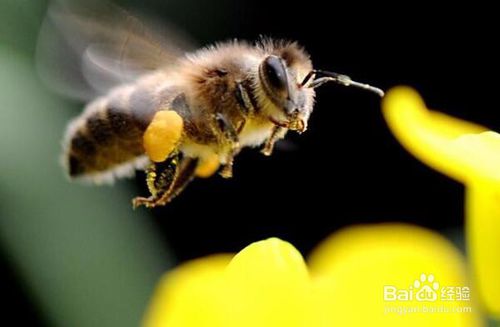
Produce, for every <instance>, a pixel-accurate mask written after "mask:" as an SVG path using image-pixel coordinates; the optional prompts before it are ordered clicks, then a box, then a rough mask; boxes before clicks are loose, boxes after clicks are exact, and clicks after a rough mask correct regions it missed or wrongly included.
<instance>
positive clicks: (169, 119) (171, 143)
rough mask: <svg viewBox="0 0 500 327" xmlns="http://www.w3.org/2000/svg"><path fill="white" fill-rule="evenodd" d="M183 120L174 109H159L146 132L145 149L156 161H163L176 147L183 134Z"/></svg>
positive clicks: (144, 138)
mask: <svg viewBox="0 0 500 327" xmlns="http://www.w3.org/2000/svg"><path fill="white" fill-rule="evenodd" d="M182 129H183V120H182V117H181V116H179V114H178V113H176V112H175V111H172V110H162V111H158V112H157V113H156V114H155V116H154V117H153V120H152V121H151V123H150V124H149V126H148V128H147V129H146V131H145V132H144V137H143V143H144V150H145V151H146V154H147V155H148V156H149V158H150V159H151V160H152V161H154V162H162V161H164V160H165V159H167V157H168V155H169V154H170V153H171V152H172V151H173V150H174V149H175V147H176V146H177V142H179V139H180V138H181V135H182Z"/></svg>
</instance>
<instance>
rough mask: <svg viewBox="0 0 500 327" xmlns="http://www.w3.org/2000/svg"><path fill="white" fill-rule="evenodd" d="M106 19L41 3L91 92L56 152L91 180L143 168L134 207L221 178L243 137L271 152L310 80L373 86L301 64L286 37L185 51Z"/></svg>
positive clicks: (305, 109) (292, 124) (299, 111)
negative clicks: (141, 190)
mask: <svg viewBox="0 0 500 327" xmlns="http://www.w3.org/2000/svg"><path fill="white" fill-rule="evenodd" d="M108 17H115V18H114V19H109V18H108V20H106V19H97V18H96V17H93V16H86V15H84V14H81V13H79V12H78V10H75V8H67V7H64V6H61V5H59V6H52V7H51V9H50V10H49V14H48V21H47V22H46V26H45V28H46V29H47V28H49V27H48V26H49V25H50V26H52V28H53V27H55V29H52V31H54V30H55V31H57V32H59V33H60V34H62V37H61V38H60V40H63V41H64V40H65V41H66V43H69V47H70V48H72V49H73V50H76V51H74V52H76V53H77V54H78V56H79V61H78V62H79V63H80V64H79V65H77V68H78V69H77V70H80V71H81V72H83V74H81V75H83V76H84V81H85V83H84V84H85V87H87V88H88V86H89V85H90V86H92V88H93V90H94V91H95V90H97V91H98V92H94V93H93V94H92V93H91V95H90V96H95V97H96V98H95V99H94V100H93V101H91V102H89V103H88V104H87V106H86V107H85V110H84V111H83V113H82V114H81V115H80V116H79V117H77V118H76V119H74V120H73V121H72V122H71V123H70V124H69V125H68V128H67V132H66V136H65V138H64V141H63V146H64V154H63V162H64V166H65V167H66V168H67V172H68V174H69V176H70V177H72V178H78V177H83V178H85V179H90V180H92V181H94V182H103V181H110V180H112V179H114V178H116V177H121V176H124V175H129V174H130V173H131V172H132V173H133V172H134V169H136V168H138V169H145V170H146V176H147V177H146V182H147V185H148V188H149V191H150V193H151V195H150V196H149V197H136V198H135V199H133V206H134V207H137V206H141V205H145V206H147V207H155V206H161V205H165V204H167V203H169V202H170V201H171V200H172V199H173V198H174V197H175V196H176V195H178V194H179V193H180V192H181V191H182V190H183V189H184V187H185V186H186V185H187V184H188V183H189V182H190V181H191V180H192V179H193V178H194V177H196V176H199V177H208V176H210V175H212V174H214V173H216V172H217V171H219V172H220V174H221V175H222V176H223V177H225V178H228V177H231V176H232V165H233V161H234V158H235V156H236V155H237V154H238V153H239V152H240V150H241V149H242V148H243V147H258V146H261V147H262V152H263V153H264V154H265V155H271V153H272V151H273V145H274V143H275V142H276V141H277V140H279V139H281V138H283V137H284V136H285V134H286V133H287V132H288V131H289V130H291V131H296V132H299V133H302V132H304V131H305V130H306V128H307V122H308V119H309V116H310V115H311V112H312V110H313V105H314V96H315V92H314V89H315V88H316V87H318V86H320V85H322V84H324V83H326V82H335V83H338V84H342V85H346V86H356V87H360V88H363V89H366V90H370V91H373V92H375V93H377V94H379V95H380V96H383V92H382V91H381V90H380V89H377V88H374V87H372V86H369V85H367V84H361V83H357V82H354V81H352V80H351V79H350V78H349V77H347V76H345V75H340V74H336V73H332V72H327V71H320V70H315V69H313V65H312V63H311V60H310V57H309V55H308V54H307V53H306V51H305V50H304V49H303V48H302V47H301V46H299V45H298V44H297V43H296V42H287V41H281V40H272V39H265V38H262V39H261V40H260V41H258V42H256V43H247V42H244V41H236V40H234V41H230V42H225V43H218V44H216V45H213V46H208V47H205V48H203V49H201V50H197V51H191V52H185V51H182V50H178V49H179V47H178V46H177V44H178V43H179V42H174V41H173V40H172V39H173V37H172V35H169V37H168V38H165V39H166V40H165V39H162V38H161V37H158V36H156V35H153V34H152V33H151V32H150V31H149V30H148V29H147V28H146V27H145V26H144V24H142V23H139V21H138V20H137V19H135V18H133V17H131V16H129V15H127V14H125V13H124V12H123V11H121V10H118V9H116V8H114V9H113V15H112V16H108ZM116 17H119V19H117V18H116ZM131 26H133V28H131ZM47 35H50V37H52V38H53V33H52V32H51V33H48V32H45V34H44V33H42V37H41V38H42V40H41V42H40V44H41V46H40V47H41V49H39V53H41V55H39V57H42V60H43V61H44V62H47V61H49V62H50V61H51V63H49V65H50V64H52V66H54V65H55V66H56V67H59V66H62V65H64V62H67V61H68V60H67V58H66V59H65V58H57V57H56V56H55V54H54V53H53V52H51V51H47V49H49V50H50V49H53V48H54V47H61V46H62V45H61V44H62V43H56V42H59V41H60V40H58V41H56V40H55V39H50V37H49V40H47ZM44 38H45V39H44ZM47 59H50V60H47ZM73 64H74V62H73ZM43 68H44V67H43V66H42V69H43ZM42 75H44V74H42ZM45 75H47V74H45ZM49 82H50V81H49ZM52 84H54V81H52ZM67 84H70V82H69V81H67V80H66V81H63V82H62V83H60V84H59V88H61V87H66V86H67ZM73 84H74V83H73ZM82 85H83V84H82ZM82 85H77V86H76V87H74V88H73V90H76V91H77V92H79V91H82V90H83V86H82ZM78 95H80V94H78Z"/></svg>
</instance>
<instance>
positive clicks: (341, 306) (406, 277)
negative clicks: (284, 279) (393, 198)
mask: <svg viewBox="0 0 500 327" xmlns="http://www.w3.org/2000/svg"><path fill="white" fill-rule="evenodd" d="M310 269H311V275H312V278H313V280H314V286H315V292H316V294H315V301H316V302H315V304H316V305H315V308H316V310H317V314H316V315H315V316H314V317H315V318H316V319H317V320H318V321H316V322H315V323H314V324H313V325H311V326H325V327H326V326H386V327H387V326H389V327H390V326H427V327H430V326H464V327H465V326H467V327H471V326H480V325H481V323H480V321H479V319H478V312H477V308H476V307H473V308H472V310H476V312H474V311H473V312H472V313H452V312H448V313H439V312H434V313H429V312H425V310H427V311H429V310H433V309H434V310H448V311H453V310H463V308H465V307H467V306H472V304H471V301H443V300H441V299H440V297H439V296H440V294H437V292H438V291H439V292H440V291H441V289H438V290H437V291H436V294H437V296H438V297H437V298H436V300H435V301H429V302H421V301H418V300H417V299H416V296H415V295H416V293H417V292H418V291H419V290H421V289H422V287H424V286H425V285H428V286H430V287H431V288H434V287H435V286H436V287H442V286H456V287H468V286H469V285H468V282H467V280H466V272H465V266H464V262H463V258H462V256H461V254H460V253H459V252H458V250H456V249H455V248H454V247H453V245H452V244H451V243H450V242H448V241H447V240H445V239H444V238H443V237H441V236H440V235H438V234H435V233H432V232H430V231H427V230H424V229H422V228H418V227H413V226H409V225H402V224H381V225H377V226H360V227H352V228H348V229H345V230H343V231H341V232H338V233H337V234H334V235H333V236H331V237H330V238H329V239H327V240H326V241H325V242H323V243H322V244H321V245H320V246H319V247H318V248H317V250H315V251H314V253H313V254H312V256H311V258H310ZM422 274H425V281H422V279H421V278H422ZM431 275H432V277H431ZM416 280H419V284H418V286H419V287H415V285H414V282H415V281H416ZM436 282H437V283H439V285H434V283H436ZM384 287H389V288H388V289H387V290H388V299H389V300H387V299H384ZM391 287H392V288H391ZM395 288H396V289H397V290H403V294H404V291H406V290H413V292H414V297H413V299H412V300H408V301H406V300H396V301H390V300H391V296H392V294H393V293H391V292H393V291H394V290H395ZM472 294H473V293H472ZM412 308H417V309H413V310H414V311H420V312H410V313H409V312H406V313H405V311H404V310H412Z"/></svg>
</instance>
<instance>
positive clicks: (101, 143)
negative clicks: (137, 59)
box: [66, 88, 147, 177]
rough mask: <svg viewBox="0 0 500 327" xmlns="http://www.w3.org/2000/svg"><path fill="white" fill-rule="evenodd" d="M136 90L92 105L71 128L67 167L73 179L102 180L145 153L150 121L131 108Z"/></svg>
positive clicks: (67, 140) (111, 96)
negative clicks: (88, 177)
mask: <svg viewBox="0 0 500 327" xmlns="http://www.w3.org/2000/svg"><path fill="white" fill-rule="evenodd" d="M135 91H137V90H135ZM135 91H134V90H131V89H125V88H124V89H123V90H119V92H114V94H112V95H110V96H109V97H108V98H104V99H99V100H96V101H94V102H92V103H90V104H89V105H88V106H87V108H86V109H85V112H84V113H83V114H82V116H81V117H79V118H77V119H76V120H75V121H74V122H73V123H72V124H71V125H70V126H69V128H68V132H67V136H66V164H67V168H68V173H69V175H70V176H71V177H78V176H82V175H96V176H97V177H99V175H100V174H101V173H103V172H108V171H113V170H114V169H115V168H116V169H118V168H120V167H123V165H124V164H127V163H130V162H133V161H134V160H135V159H136V158H137V157H139V156H141V155H142V154H143V153H144V149H143V144H142V135H143V133H144V130H145V128H146V126H147V121H145V119H146V117H145V116H144V112H141V116H138V115H137V114H135V113H134V111H135V110H132V108H130V105H131V102H132V101H131V100H132V99H133V97H134V93H135Z"/></svg>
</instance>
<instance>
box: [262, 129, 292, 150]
mask: <svg viewBox="0 0 500 327" xmlns="http://www.w3.org/2000/svg"><path fill="white" fill-rule="evenodd" d="M287 131H288V129H287V128H285V127H282V126H278V125H275V126H274V127H273V130H272V132H271V136H269V138H268V139H267V141H266V144H265V145H264V148H263V149H262V151H261V152H262V153H263V154H264V155H265V156H270V155H271V154H272V153H273V149H274V144H275V143H276V141H278V140H280V139H282V138H283V137H284V136H285V134H286V132H287Z"/></svg>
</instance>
